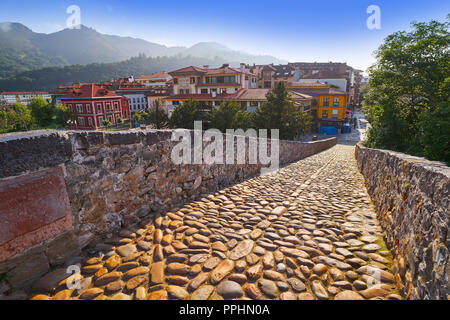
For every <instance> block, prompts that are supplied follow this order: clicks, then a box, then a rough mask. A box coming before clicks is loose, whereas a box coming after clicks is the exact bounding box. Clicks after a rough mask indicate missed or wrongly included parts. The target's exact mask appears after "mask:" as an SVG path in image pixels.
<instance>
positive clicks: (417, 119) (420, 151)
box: [363, 15, 450, 163]
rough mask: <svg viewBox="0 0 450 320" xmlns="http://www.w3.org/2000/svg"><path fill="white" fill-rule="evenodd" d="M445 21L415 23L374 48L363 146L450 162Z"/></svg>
mask: <svg viewBox="0 0 450 320" xmlns="http://www.w3.org/2000/svg"><path fill="white" fill-rule="evenodd" d="M449 21H450V15H449V16H448V18H447V21H446V22H438V21H434V20H433V21H431V22H429V23H413V24H412V30H411V31H410V32H405V31H400V32H396V33H394V34H392V35H390V36H388V37H387V38H386V39H385V42H384V43H383V44H382V45H381V46H380V48H379V49H378V50H377V51H376V58H377V62H376V63H375V64H374V65H373V66H372V67H371V68H370V69H369V76H370V81H369V89H368V91H367V93H366V94H365V96H364V102H363V109H364V112H365V114H366V115H367V119H368V121H369V122H370V124H371V129H370V131H369V133H368V139H367V143H366V144H367V146H369V147H373V148H385V149H391V150H396V151H400V152H406V153H409V154H412V155H417V156H425V157H427V158H429V159H431V160H443V161H446V162H447V163H450V153H449V150H450V139H449V137H450V134H449V127H450V120H449V114H450V103H449V102H450V101H449V97H450V63H449V61H450V52H449V48H450V34H449V31H448V30H449V26H450V23H449Z"/></svg>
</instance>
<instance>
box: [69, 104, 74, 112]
mask: <svg viewBox="0 0 450 320" xmlns="http://www.w3.org/2000/svg"><path fill="white" fill-rule="evenodd" d="M68 107H69V110H70V111H72V112H74V111H75V110H73V109H72V105H71V104H69V105H68Z"/></svg>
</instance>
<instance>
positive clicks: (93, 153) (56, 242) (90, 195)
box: [0, 130, 336, 294]
mask: <svg viewBox="0 0 450 320" xmlns="http://www.w3.org/2000/svg"><path fill="white" fill-rule="evenodd" d="M172 133H173V132H172V130H137V131H124V132H71V131H64V132H52V133H42V134H25V135H18V136H17V137H14V136H8V137H3V138H2V137H0V164H1V165H0V202H2V203H3V204H7V205H5V208H7V209H8V210H7V211H5V212H0V219H1V220H2V224H3V225H2V229H1V230H2V231H3V229H5V230H6V231H7V232H8V235H9V236H8V237H2V238H0V240H4V241H3V242H2V243H0V275H1V274H6V273H7V274H8V275H10V276H11V279H10V284H11V285H12V286H13V287H15V288H19V287H24V286H26V285H28V284H31V283H32V282H33V281H34V280H35V279H36V278H37V277H39V276H41V275H42V274H44V273H46V272H47V271H48V270H49V268H50V267H52V266H56V265H60V264H63V263H64V262H65V261H66V260H67V259H68V258H70V257H71V256H73V255H75V254H77V252H79V251H80V250H81V249H82V248H84V247H86V246H87V245H88V244H90V243H93V242H95V241H96V240H98V239H99V238H100V237H103V236H107V235H108V236H110V234H111V233H112V232H114V231H116V230H118V229H120V228H121V227H127V226H131V225H135V224H138V223H145V221H150V220H149V219H152V217H154V216H155V215H156V214H158V213H163V212H165V211H167V210H171V209H173V208H176V207H179V206H181V205H182V204H183V203H186V202H189V201H193V200H195V199H196V198H198V197H201V196H203V195H207V194H208V193H211V192H214V191H216V190H218V189H222V188H224V187H227V186H229V185H231V184H234V183H237V182H240V181H243V180H245V179H248V178H250V177H252V176H255V175H258V174H260V172H261V168H262V165H261V164H260V163H256V164H249V163H248V161H247V162H246V163H245V164H212V165H207V164H182V165H176V164H174V163H173V162H172V159H171V153H172V149H173V148H174V146H176V145H177V143H178V142H175V141H172V139H171V137H172ZM190 135H191V137H193V135H194V132H193V131H191V132H190ZM193 141H194V139H192V142H193ZM279 142H280V143H279V148H280V149H279V153H280V165H282V164H287V163H290V162H294V161H297V160H300V159H302V158H305V157H308V156H310V155H313V154H315V153H318V152H320V151H323V150H326V149H328V148H330V147H332V146H334V145H335V144H336V139H335V138H332V139H327V140H322V141H316V142H308V143H302V142H290V141H279ZM207 144H208V143H206V142H203V148H205V146H206V145H207ZM224 145H225V142H224ZM248 147H249V138H246V150H245V153H246V159H247V160H248V149H249V148H248ZM233 148H234V149H235V158H236V157H237V155H238V153H239V151H238V150H237V147H236V141H235V144H234V145H233ZM267 149H268V150H270V140H269V145H268V146H267ZM225 150H226V148H225ZM49 172H50V173H51V174H52V177H53V180H54V181H55V183H53V184H52V183H48V185H43V183H44V184H45V183H46V181H47V180H46V179H45V177H46V175H49V174H50V173H49ZM23 181H26V183H28V185H27V186H28V189H29V192H34V191H33V190H41V189H42V190H45V192H44V195H45V201H39V199H32V197H30V198H29V199H30V200H29V201H34V203H33V205H31V203H29V202H27V200H26V199H27V197H24V196H22V197H21V198H18V199H15V198H14V199H13V197H12V195H11V193H10V192H9V191H10V190H12V189H11V188H13V187H14V188H17V190H20V189H21V186H22V184H23V183H24V182H23ZM59 181H63V185H62V186H61V185H58V183H59ZM2 192H3V193H2ZM41 192H43V191H41ZM41 198H42V197H41ZM41 198H40V199H41ZM19 202H20V203H21V205H18V203H19ZM55 203H58V204H60V205H59V206H54V205H52V204H55ZM62 204H65V205H62ZM29 207H32V208H33V210H28V211H26V210H25V209H24V208H29ZM16 211H17V212H16ZM15 212H16V214H15ZM6 213H8V214H7V215H6ZM5 217H8V220H7V221H4V219H5ZM24 222H26V224H27V227H26V228H22V229H20V228H19V229H18V230H16V229H17V226H19V225H23V224H24ZM20 237H22V238H23V239H26V240H27V241H26V245H25V244H24V245H21V246H20V247H18V245H15V243H18V242H19V243H21V241H19V240H18V239H22V238H20ZM3 238H5V239H3ZM0 294H1V292H0Z"/></svg>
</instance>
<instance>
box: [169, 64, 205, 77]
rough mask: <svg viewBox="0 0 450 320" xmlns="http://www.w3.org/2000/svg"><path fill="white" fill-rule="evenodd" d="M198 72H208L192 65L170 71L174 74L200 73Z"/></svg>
mask: <svg viewBox="0 0 450 320" xmlns="http://www.w3.org/2000/svg"><path fill="white" fill-rule="evenodd" d="M198 72H200V73H206V70H205V69H202V68H199V67H194V66H190V67H186V68H182V69H178V70H175V71H171V72H169V74H170V75H172V74H177V73H198Z"/></svg>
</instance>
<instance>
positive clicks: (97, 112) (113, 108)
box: [59, 84, 130, 130]
mask: <svg viewBox="0 0 450 320" xmlns="http://www.w3.org/2000/svg"><path fill="white" fill-rule="evenodd" d="M59 99H61V102H62V103H64V104H65V105H66V106H68V107H69V108H70V109H71V110H72V111H74V112H77V113H78V116H77V121H76V125H72V126H69V127H68V129H75V130H97V129H101V128H103V127H104V126H103V123H102V122H103V120H109V121H110V122H111V123H112V124H117V123H118V120H119V118H121V119H122V120H128V119H129V118H130V107H129V105H128V100H127V98H125V97H122V96H120V95H118V94H117V93H115V92H114V91H110V90H108V89H106V88H105V87H102V86H98V85H95V84H82V85H81V86H79V87H75V88H73V89H72V90H70V91H68V92H67V93H66V94H65V95H63V96H62V97H60V98H59Z"/></svg>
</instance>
